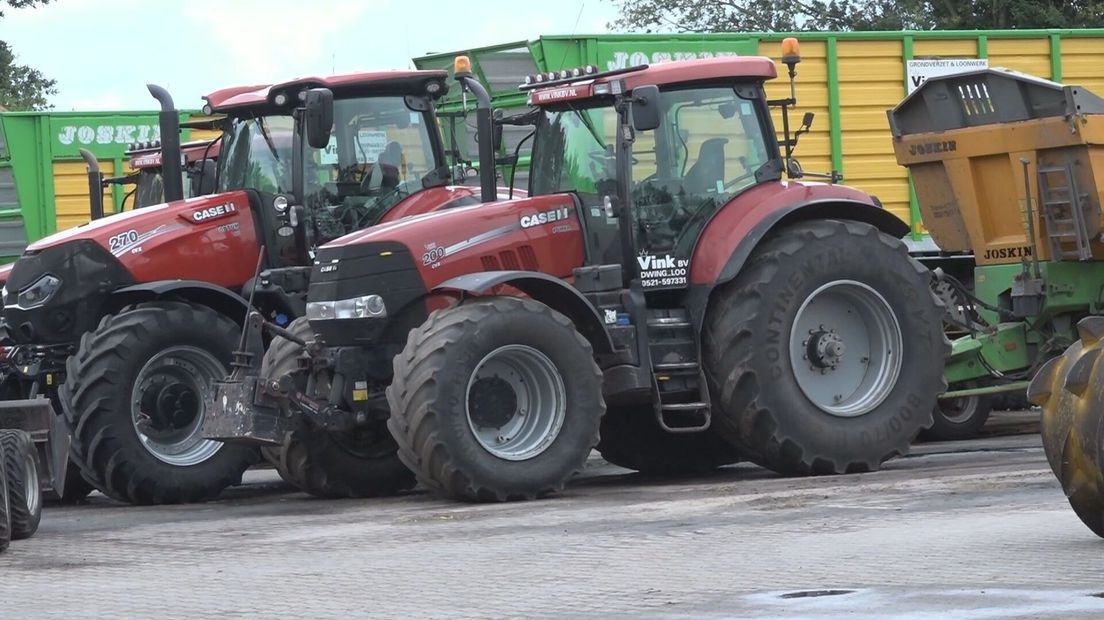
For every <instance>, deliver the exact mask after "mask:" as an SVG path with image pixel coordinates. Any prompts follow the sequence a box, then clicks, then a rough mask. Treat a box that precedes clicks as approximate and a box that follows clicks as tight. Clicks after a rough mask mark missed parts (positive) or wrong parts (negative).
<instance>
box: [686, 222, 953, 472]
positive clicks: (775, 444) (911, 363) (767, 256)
mask: <svg viewBox="0 0 1104 620" xmlns="http://www.w3.org/2000/svg"><path fill="white" fill-rule="evenodd" d="M930 278H931V274H930V272H929V271H928V270H927V269H925V268H924V267H923V266H921V265H920V263H918V262H916V261H915V260H913V259H912V258H910V257H909V255H908V250H907V249H906V248H905V244H904V243H902V242H901V241H900V240H898V239H894V238H893V237H890V236H889V235H886V234H883V233H881V232H879V231H878V230H877V229H876V228H874V227H873V226H870V225H868V224H863V223H858V222H853V221H839V220H817V221H810V222H802V223H798V224H794V225H791V226H788V227H785V228H783V229H781V230H780V231H778V232H776V233H774V234H773V235H772V236H771V237H770V238H768V239H766V240H764V242H763V243H762V244H761V245H760V246H759V247H758V248H756V251H755V253H754V254H753V255H752V256H751V257H750V258H749V260H748V262H747V264H746V265H745V266H744V267H743V269H742V271H741V272H740V273H739V274H738V275H737V277H736V278H735V279H734V280H732V281H731V282H728V283H726V284H724V285H721V286H719V287H718V288H717V290H715V291H714V293H713V295H712V297H711V299H710V303H709V306H708V308H707V310H706V317H705V326H704V333H703V337H702V342H703V344H704V355H703V359H704V362H705V370H706V377H707V379H708V381H709V386H710V390H711V392H712V395H713V404H714V406H715V408H716V410H715V411H714V413H713V423H714V426H716V427H717V430H718V431H720V432H721V433H722V434H723V435H724V436H725V437H726V438H727V439H728V440H729V441H731V442H732V443H733V444H734V445H735V446H736V447H737V449H738V450H739V451H740V453H741V454H742V455H743V456H745V457H747V458H748V459H750V460H751V461H753V462H755V463H757V464H759V465H762V466H764V467H767V468H769V469H771V470H773V471H775V472H778V473H781V474H784V475H811V474H812V475H819V474H842V473H851V472H863V471H873V470H876V469H878V468H879V467H880V466H881V464H882V463H883V462H885V461H886V460H888V459H890V458H893V457H895V456H898V455H902V454H905V453H906V452H907V451H908V449H909V444H910V443H911V442H912V440H913V439H915V438H916V435H917V433H919V431H920V430H921V429H923V428H926V427H928V426H930V425H931V423H932V417H931V416H932V414H931V412H932V410H933V409H934V408H935V400H936V395H938V394H940V393H942V392H943V391H944V390H945V388H946V383H945V382H944V380H943V363H944V357H945V356H946V354H947V352H948V351H949V348H950V343H949V342H948V341H947V339H946V337H945V336H944V334H943V329H942V326H943V320H942V319H943V306H942V304H941V303H940V302H939V300H938V299H937V298H936V297H935V295H934V294H933V293H932V291H931V289H930V287H929V283H930ZM841 279H845V280H854V281H858V282H860V283H863V284H865V285H867V286H869V287H871V288H872V289H874V290H875V291H877V292H878V293H879V294H880V295H882V297H883V298H884V299H885V301H886V303H887V304H888V305H889V306H890V308H892V309H893V310H894V314H895V316H896V318H897V321H898V325H899V327H900V330H901V334H902V338H903V346H904V351H903V353H902V354H901V368H900V373H899V380H898V381H897V383H896V384H895V385H894V386H893V387H892V389H891V390H890V392H889V393H888V394H887V395H886V397H885V399H884V400H883V401H881V403H880V404H879V405H878V406H877V407H875V408H874V409H873V410H872V411H870V412H868V413H866V414H863V415H860V416H857V417H851V418H844V417H838V416H835V415H831V414H829V413H826V412H824V411H823V410H821V409H820V408H818V407H817V406H816V405H814V404H813V403H812V402H811V401H810V400H809V399H808V398H806V397H805V395H804V393H803V392H802V390H801V389H800V387H799V385H798V383H797V380H796V378H795V377H794V375H793V370H792V368H791V365H790V353H789V333H790V328H791V325H792V323H793V320H794V318H795V315H796V313H797V311H798V309H799V308H800V307H801V304H802V303H804V301H805V300H806V299H807V298H808V296H809V295H810V294H811V293H812V292H813V291H815V290H816V289H817V288H819V287H820V286H822V285H823V284H826V283H828V282H832V281H835V280H841Z"/></svg>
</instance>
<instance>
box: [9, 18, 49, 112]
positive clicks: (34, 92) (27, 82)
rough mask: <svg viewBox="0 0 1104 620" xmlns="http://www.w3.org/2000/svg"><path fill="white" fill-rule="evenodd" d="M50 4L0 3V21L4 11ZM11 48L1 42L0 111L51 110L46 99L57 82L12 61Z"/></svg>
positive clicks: (35, 70)
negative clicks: (1, 109) (2, 109)
mask: <svg viewBox="0 0 1104 620" xmlns="http://www.w3.org/2000/svg"><path fill="white" fill-rule="evenodd" d="M49 1H50V0H0V18H3V17H4V9H5V7H6V8H13V9H22V8H27V7H33V6H35V5H39V4H46V3H48V2H49ZM15 60H16V59H15V53H14V52H13V51H12V49H11V46H10V45H8V44H7V43H6V42H4V41H0V107H4V108H6V109H8V110H44V109H47V108H51V107H53V106H52V105H50V103H49V101H48V100H47V97H49V96H50V95H53V94H56V93H57V81H56V80H51V79H48V78H47V77H46V76H45V75H43V74H42V72H41V71H39V70H38V69H34V68H32V67H28V66H27V65H21V64H18V63H16V61H15Z"/></svg>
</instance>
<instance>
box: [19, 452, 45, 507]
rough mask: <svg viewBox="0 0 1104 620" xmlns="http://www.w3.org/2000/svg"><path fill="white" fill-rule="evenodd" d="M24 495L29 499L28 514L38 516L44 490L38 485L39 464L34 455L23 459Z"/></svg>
mask: <svg viewBox="0 0 1104 620" xmlns="http://www.w3.org/2000/svg"><path fill="white" fill-rule="evenodd" d="M23 493H24V495H25V496H26V498H27V513H28V514H32V515H33V514H36V513H37V512H38V507H39V505H40V503H41V502H42V495H41V493H42V489H40V488H39V484H38V462H37V461H35V457H34V455H33V454H27V455H25V456H24V457H23Z"/></svg>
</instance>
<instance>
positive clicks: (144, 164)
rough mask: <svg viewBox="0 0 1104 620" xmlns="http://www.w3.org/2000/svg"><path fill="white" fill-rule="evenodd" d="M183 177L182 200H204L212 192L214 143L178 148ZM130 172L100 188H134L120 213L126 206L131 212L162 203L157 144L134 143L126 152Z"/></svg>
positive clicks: (216, 149) (197, 142) (196, 142)
mask: <svg viewBox="0 0 1104 620" xmlns="http://www.w3.org/2000/svg"><path fill="white" fill-rule="evenodd" d="M180 151H181V155H182V157H181V159H182V161H183V173H184V179H183V180H184V181H185V182H184V185H183V187H184V197H185V198H193V197H195V196H206V195H207V194H210V193H211V192H213V191H214V189H215V165H216V164H215V162H216V161H218V155H219V141H218V140H194V141H192V142H186V143H184V144H181V145H180ZM126 155H127V157H129V158H130V167H131V168H133V169H134V172H133V173H131V174H128V175H126V176H123V177H114V178H107V179H104V184H108V183H116V184H121V185H134V189H132V190H131V191H129V192H127V194H126V196H125V197H124V198H123V210H124V211H125V210H126V209H127V206H128V205H127V202H128V201H131V204H130V205H129V206H130V207H131V208H134V209H141V208H142V207H149V206H152V205H156V204H161V203H163V202H165V183H164V179H163V178H162V175H163V173H164V170H163V165H162V155H161V143H160V142H149V143H144V144H143V143H136V144H132V145H130V147H129V148H128V149H127V151H126Z"/></svg>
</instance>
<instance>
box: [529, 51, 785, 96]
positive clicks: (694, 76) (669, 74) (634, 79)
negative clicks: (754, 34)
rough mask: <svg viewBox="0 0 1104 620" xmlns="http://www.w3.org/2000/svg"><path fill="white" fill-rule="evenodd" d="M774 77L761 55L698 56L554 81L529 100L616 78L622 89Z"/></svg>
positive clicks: (581, 91) (581, 92)
mask: <svg viewBox="0 0 1104 620" xmlns="http://www.w3.org/2000/svg"><path fill="white" fill-rule="evenodd" d="M776 77H778V69H777V68H776V67H775V64H774V61H773V60H771V59H770V58H767V57H765V56H722V57H718V58H699V59H691V60H673V61H669V62H662V63H657V64H654V65H642V66H641V67H640V68H637V69H626V70H620V71H615V72H610V74H608V75H605V74H601V73H599V74H597V75H593V76H582V77H580V78H578V79H576V80H568V81H565V82H557V83H555V84H552V85H549V86H546V87H537V88H534V89H532V94H531V100H532V102H533V103H534V104H537V105H540V104H547V103H553V102H556V101H563V100H565V99H582V98H586V97H590V96H593V93H592V89H593V86H594V85H595V84H608V83H610V82H616V81H620V82H621V83H622V84H624V87H625V90H632V89H634V88H636V87H638V86H644V85H646V84H654V85H656V86H665V85H671V84H683V83H690V82H708V81H715V80H726V79H727V80H739V79H752V80H772V79H774V78H776ZM564 89H575V90H576V93H575V95H574V96H571V95H570V94H565V93H563V91H564Z"/></svg>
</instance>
